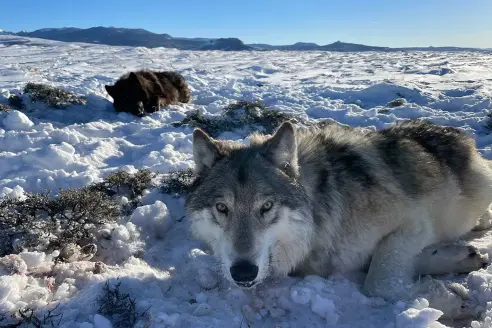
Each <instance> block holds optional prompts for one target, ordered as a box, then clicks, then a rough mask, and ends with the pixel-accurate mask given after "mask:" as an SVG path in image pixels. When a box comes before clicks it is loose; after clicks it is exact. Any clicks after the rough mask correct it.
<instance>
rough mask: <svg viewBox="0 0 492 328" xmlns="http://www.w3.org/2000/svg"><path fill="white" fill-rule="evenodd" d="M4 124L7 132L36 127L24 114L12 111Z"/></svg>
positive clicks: (4, 120)
mask: <svg viewBox="0 0 492 328" xmlns="http://www.w3.org/2000/svg"><path fill="white" fill-rule="evenodd" d="M2 123H3V126H4V127H5V128H6V129H7V130H28V129H29V128H31V127H32V126H33V125H34V123H33V122H31V120H30V119H29V118H28V117H27V116H26V115H25V114H24V113H22V112H19V111H18V110H13V111H11V112H10V113H9V114H8V115H7V117H5V118H4V119H3V122H2Z"/></svg>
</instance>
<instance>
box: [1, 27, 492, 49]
mask: <svg viewBox="0 0 492 328" xmlns="http://www.w3.org/2000/svg"><path fill="white" fill-rule="evenodd" d="M2 34H3V35H5V34H10V35H17V36H25V37H32V38H39V39H47V40H56V41H65V42H85V43H97V44H106V45H113V46H132V47H148V48H156V47H165V48H177V49H182V50H225V51H244V50H259V51H269V50H288V51H312V50H317V51H340V52H361V51H490V49H489V50H487V49H475V48H459V47H411V48H389V47H375V46H367V45H363V44H355V43H346V42H341V41H337V42H334V43H331V44H327V45H318V44H316V43H307V42H297V43H294V44H291V45H269V44H260V43H256V44H244V43H243V41H241V40H239V39H237V38H182V37H172V36H170V35H169V34H165V33H163V34H158V33H152V32H149V31H147V30H144V29H132V28H118V27H103V26H98V27H91V28H86V29H82V28H76V27H63V28H43V29H40V30H36V31H32V32H27V31H22V32H18V33H12V32H5V31H2V30H0V35H2Z"/></svg>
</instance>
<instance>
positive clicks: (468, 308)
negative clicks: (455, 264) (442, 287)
mask: <svg viewBox="0 0 492 328" xmlns="http://www.w3.org/2000/svg"><path fill="white" fill-rule="evenodd" d="M447 289H448V290H449V291H450V293H451V294H452V295H451V297H453V298H455V299H456V301H457V302H459V303H460V306H459V307H456V308H454V309H452V311H450V313H449V314H446V313H445V314H444V315H443V318H449V319H472V318H476V317H478V316H479V315H480V313H481V312H483V311H485V307H484V306H483V305H480V302H479V301H478V300H477V299H476V298H475V297H473V295H472V294H471V293H470V292H469V290H468V289H466V288H465V287H464V286H463V285H461V284H458V283H450V284H448V285H447Z"/></svg>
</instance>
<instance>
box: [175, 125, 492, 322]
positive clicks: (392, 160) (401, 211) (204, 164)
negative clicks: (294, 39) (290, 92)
mask: <svg viewBox="0 0 492 328" xmlns="http://www.w3.org/2000/svg"><path fill="white" fill-rule="evenodd" d="M249 139H250V144H249V145H243V144H239V143H235V142H231V141H224V140H214V139H212V138H211V137H209V136H208V135H207V134H206V133H205V132H203V131H202V130H200V129H196V130H195V131H194V133H193V158H194V162H195V171H196V172H195V173H196V180H195V182H194V183H193V185H192V187H191V188H190V191H189V194H188V196H187V199H186V203H185V207H186V211H187V214H188V217H189V220H190V225H191V231H192V233H193V234H194V236H195V237H196V238H198V239H201V240H204V241H205V242H206V243H207V244H208V245H210V247H211V249H212V250H213V253H214V254H215V255H216V257H217V258H218V262H219V263H220V266H221V271H222V273H223V275H224V276H225V277H226V278H227V279H228V280H230V281H231V282H232V283H234V284H236V285H237V286H239V287H242V288H250V287H253V286H255V285H257V284H259V283H261V282H262V281H264V280H266V279H268V278H272V277H279V276H280V277H281V276H285V275H289V274H293V275H299V276H304V275H313V274H314V275H320V276H328V275H330V274H332V273H335V272H341V273H343V272H349V271H357V270H366V272H367V275H366V277H365V281H364V284H363V286H362V290H363V292H365V293H366V294H367V295H369V296H378V297H382V298H384V299H386V300H389V301H397V300H413V299H415V298H416V297H426V298H427V299H428V300H429V302H430V304H431V306H433V307H435V308H437V309H440V310H442V311H443V312H444V316H443V318H463V317H469V316H470V315H475V314H476V312H475V311H476V310H477V308H475V306H476V305H477V304H473V302H472V300H470V299H467V296H466V295H465V293H464V292H463V288H460V287H459V286H457V285H446V284H444V282H442V281H440V280H437V279H435V277H430V276H427V275H434V274H443V273H452V272H470V271H472V270H478V269H480V268H482V267H484V266H485V265H486V264H487V260H488V259H487V256H486V255H483V254H480V252H479V251H477V250H476V249H474V248H473V247H470V246H466V245H460V244H453V242H454V241H455V240H457V239H458V238H459V237H461V236H463V235H464V234H466V233H467V232H469V231H470V230H472V229H473V228H474V227H476V226H477V222H478V219H479V217H480V216H481V215H482V214H483V213H485V212H486V211H487V210H488V207H489V205H490V204H491V202H492V164H491V163H492V162H491V161H488V160H485V159H484V158H482V157H481V156H480V154H479V153H478V152H477V151H476V149H475V145H474V141H473V140H472V139H471V138H470V137H469V136H467V135H466V134H464V133H463V132H462V131H461V130H459V129H456V128H453V127H442V126H436V125H433V124H431V123H429V122H425V121H420V120H412V121H406V122H403V123H398V124H395V125H393V126H391V127H389V128H386V129H383V130H379V131H366V130H363V129H360V128H350V127H343V126H341V125H338V124H329V125H327V126H325V127H321V128H320V127H317V128H316V127H315V128H310V129H299V130H296V129H295V127H294V126H293V125H292V124H291V123H289V122H285V123H283V124H282V125H281V126H280V127H279V128H278V130H276V131H275V133H273V135H272V136H267V135H261V134H253V135H252V136H251V137H250V138H249ZM418 276H423V277H420V278H419V279H417V277H418ZM460 286H461V285H460ZM461 287H462V286H461Z"/></svg>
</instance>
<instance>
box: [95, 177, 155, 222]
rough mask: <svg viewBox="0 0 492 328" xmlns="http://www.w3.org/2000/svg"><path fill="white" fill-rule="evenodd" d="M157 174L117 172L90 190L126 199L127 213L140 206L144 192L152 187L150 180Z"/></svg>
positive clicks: (125, 208) (125, 209) (125, 207)
mask: <svg viewBox="0 0 492 328" xmlns="http://www.w3.org/2000/svg"><path fill="white" fill-rule="evenodd" d="M156 176H157V174H155V173H153V172H151V171H150V170H146V169H143V170H139V171H137V172H136V173H134V174H131V173H128V172H125V171H118V172H116V173H112V174H110V175H108V176H107V177H106V178H105V179H104V180H103V181H102V182H99V183H96V184H93V185H91V186H90V187H89V188H90V189H91V190H95V191H100V192H104V193H105V194H106V195H108V196H113V195H119V196H124V197H126V198H127V199H128V200H129V202H128V203H127V204H125V205H124V212H126V213H128V212H131V211H132V210H133V209H135V208H136V207H137V206H138V205H139V204H140V197H141V196H142V195H143V192H144V190H146V189H149V188H151V187H152V180H153V179H154V178H155V177H156Z"/></svg>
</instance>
